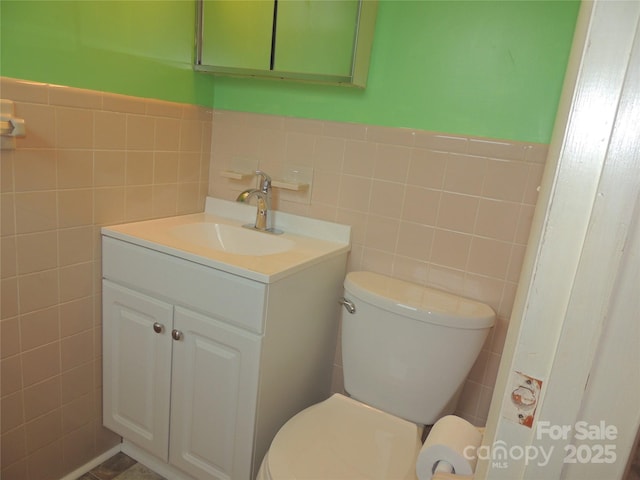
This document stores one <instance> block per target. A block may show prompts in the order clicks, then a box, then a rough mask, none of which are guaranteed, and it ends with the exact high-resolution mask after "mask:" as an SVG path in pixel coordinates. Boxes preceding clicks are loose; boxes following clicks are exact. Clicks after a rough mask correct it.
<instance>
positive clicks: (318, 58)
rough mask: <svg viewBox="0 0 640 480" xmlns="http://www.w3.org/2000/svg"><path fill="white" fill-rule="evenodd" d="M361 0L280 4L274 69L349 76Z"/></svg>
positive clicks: (285, 2) (287, 2)
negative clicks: (359, 0)
mask: <svg viewBox="0 0 640 480" xmlns="http://www.w3.org/2000/svg"><path fill="white" fill-rule="evenodd" d="M358 8H359V2H358V0H340V1H339V2H337V1H335V0H313V1H307V2H300V1H280V2H278V19H277V24H276V38H275V49H274V65H273V69H274V70H277V71H279V72H297V73H307V74H322V75H334V76H346V77H348V76H350V75H351V73H352V72H351V69H352V66H353V54H354V47H355V39H356V30H357V25H358Z"/></svg>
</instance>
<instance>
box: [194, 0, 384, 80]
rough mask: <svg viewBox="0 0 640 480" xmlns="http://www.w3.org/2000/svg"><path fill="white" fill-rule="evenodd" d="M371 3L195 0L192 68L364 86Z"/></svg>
mask: <svg viewBox="0 0 640 480" xmlns="http://www.w3.org/2000/svg"><path fill="white" fill-rule="evenodd" d="M377 9H378V2H377V0H340V1H336V0H304V1H301V0H243V1H229V0H197V16H196V17H197V21H196V53H195V66H194V68H195V70H197V71H203V72H209V73H214V74H223V75H240V76H257V77H271V78H283V79H293V80H307V81H314V82H323V83H334V84H345V85H353V86H357V87H362V88H364V87H365V85H366V81H367V74H368V70H369V57H370V54H371V46H372V43H373V32H374V28H375V21H376V14H377Z"/></svg>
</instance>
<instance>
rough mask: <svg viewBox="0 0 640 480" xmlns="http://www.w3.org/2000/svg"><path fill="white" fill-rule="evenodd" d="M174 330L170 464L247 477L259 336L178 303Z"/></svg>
mask: <svg viewBox="0 0 640 480" xmlns="http://www.w3.org/2000/svg"><path fill="white" fill-rule="evenodd" d="M174 329H175V330H174V332H173V336H174V339H175V341H174V346H173V356H174V357H173V380H172V382H173V383H172V389H171V390H172V391H171V395H172V396H171V402H172V412H171V440H170V462H171V463H172V464H173V465H175V466H176V467H178V468H180V469H182V470H184V471H185V472H188V473H189V474H191V475H192V476H194V477H195V478H198V479H233V480H249V478H250V475H251V464H252V451H253V432H254V419H255V410H256V396H257V388H258V365H259V359H260V339H261V337H260V336H258V335H255V334H251V333H249V332H245V331H243V330H241V329H238V328H234V327H231V326H229V325H227V324H224V323H222V322H220V321H217V320H215V319H212V318H210V317H206V316H203V315H200V314H197V313H195V312H192V311H189V310H185V309H182V308H179V307H176V309H175V317H174Z"/></svg>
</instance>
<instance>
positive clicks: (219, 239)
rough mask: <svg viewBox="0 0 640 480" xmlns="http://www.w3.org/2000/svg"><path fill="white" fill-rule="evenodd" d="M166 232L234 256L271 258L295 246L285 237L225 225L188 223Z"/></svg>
mask: <svg viewBox="0 0 640 480" xmlns="http://www.w3.org/2000/svg"><path fill="white" fill-rule="evenodd" d="M168 233H169V235H171V236H173V237H175V238H176V239H178V240H180V241H183V242H188V243H192V244H195V245H198V246H201V247H206V248H212V249H214V250H220V251H222V252H226V253H233V254H235V255H253V256H262V255H273V254H275V253H283V252H286V251H288V250H291V249H292V248H293V247H294V245H295V243H294V242H292V241H291V240H289V239H287V238H283V237H278V236H275V235H271V234H269V233H262V232H256V231H254V230H249V229H246V228H242V227H238V226H235V225H228V224H224V223H209V222H196V223H187V224H184V225H177V226H175V227H172V228H170V229H169V231H168Z"/></svg>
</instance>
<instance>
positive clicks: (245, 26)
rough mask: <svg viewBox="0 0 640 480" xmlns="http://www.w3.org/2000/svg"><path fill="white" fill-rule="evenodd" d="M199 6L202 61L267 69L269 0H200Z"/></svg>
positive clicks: (204, 62)
mask: <svg viewBox="0 0 640 480" xmlns="http://www.w3.org/2000/svg"><path fill="white" fill-rule="evenodd" d="M201 8H202V13H201V15H202V39H201V41H202V46H201V48H202V50H201V55H202V56H201V62H202V64H204V65H215V66H218V67H227V68H247V69H255V70H269V68H270V63H271V37H272V32H273V9H274V2H273V0H271V1H267V0H243V1H240V2H230V1H228V0H222V1H220V0H204V1H203V3H202V7H201Z"/></svg>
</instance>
